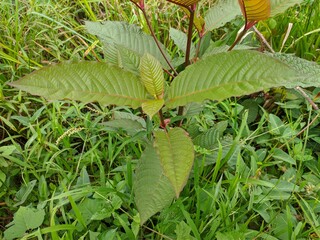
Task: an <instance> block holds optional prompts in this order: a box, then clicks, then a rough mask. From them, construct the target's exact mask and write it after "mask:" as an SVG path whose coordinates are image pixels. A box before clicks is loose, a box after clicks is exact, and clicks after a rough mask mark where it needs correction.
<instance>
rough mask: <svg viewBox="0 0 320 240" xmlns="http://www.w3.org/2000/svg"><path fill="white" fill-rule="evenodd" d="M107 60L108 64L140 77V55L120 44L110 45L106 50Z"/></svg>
mask: <svg viewBox="0 0 320 240" xmlns="http://www.w3.org/2000/svg"><path fill="white" fill-rule="evenodd" d="M105 58H106V60H107V62H108V63H111V64H114V65H116V66H118V67H120V68H123V69H124V70H126V71H129V72H132V73H134V74H136V75H139V65H140V55H139V54H138V53H137V52H135V51H132V50H130V49H127V48H125V47H123V46H120V45H118V44H109V45H108V47H107V48H106V49H105Z"/></svg>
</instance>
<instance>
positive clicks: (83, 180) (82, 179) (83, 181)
mask: <svg viewBox="0 0 320 240" xmlns="http://www.w3.org/2000/svg"><path fill="white" fill-rule="evenodd" d="M89 184H90V177H89V174H88V172H87V169H86V167H85V166H84V167H83V168H82V169H81V172H80V176H79V177H78V179H77V183H76V186H78V187H79V186H83V185H89Z"/></svg>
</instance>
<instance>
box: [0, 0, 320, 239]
mask: <svg viewBox="0 0 320 240" xmlns="http://www.w3.org/2000/svg"><path fill="white" fill-rule="evenodd" d="M210 4H212V3H211V2H210V1H203V3H202V7H201V8H200V10H199V11H204V10H205V9H206V8H207V7H208V6H209V5H210ZM149 6H150V9H148V13H149V14H150V16H152V18H151V19H152V21H153V22H160V23H158V24H155V25H154V27H155V28H154V29H155V31H156V34H157V36H158V37H159V38H160V39H169V38H168V37H167V36H168V34H169V33H168V32H165V31H163V30H164V29H167V28H168V25H170V24H172V25H174V26H175V27H176V28H180V29H181V30H183V31H185V32H186V26H185V24H184V21H185V19H186V18H187V17H186V16H185V15H184V13H183V12H182V11H178V8H177V7H174V6H172V5H171V4H168V3H162V2H161V3H159V2H157V1H150V4H149ZM159 9H161V10H159ZM319 10H320V2H319V0H314V1H310V2H308V4H307V5H304V6H296V7H294V8H291V9H289V10H288V11H287V12H286V13H285V14H282V15H280V16H278V17H276V18H274V19H269V20H267V21H265V22H262V23H259V25H258V28H259V29H260V30H261V32H263V33H264V34H265V35H266V38H267V40H269V41H270V42H271V44H272V47H273V48H274V49H275V50H282V51H283V52H292V53H295V54H297V55H298V56H301V57H303V58H306V59H309V60H313V61H315V62H319V61H320V55H319V52H320V51H319V45H320V44H319V43H320V42H319V41H320V40H319V37H318V33H319V17H318V14H317V13H318V12H319ZM135 11H137V10H136V9H135V8H134V6H133V5H132V4H130V3H129V1H128V2H127V1H118V0H112V1H87V0H84V1H67V0H64V1H57V3H56V2H55V3H53V2H51V1H19V0H16V1H9V0H4V1H1V2H0V57H1V58H0V166H1V168H0V207H1V208H0V238H2V237H3V232H4V231H5V230H6V229H8V227H9V225H8V224H9V223H10V222H12V221H13V220H14V219H15V220H16V219H17V218H18V217H17V216H21V215H23V216H28V214H35V213H36V214H38V215H37V217H38V218H39V219H43V224H42V225H41V227H39V228H37V229H33V228H31V227H30V228H28V227H27V228H25V229H24V228H22V230H21V231H24V232H25V237H24V239H37V238H38V239H318V238H319V237H320V223H319V222H320V217H319V215H320V202H319V198H320V170H319V169H320V162H319V161H320V160H319V158H320V150H319V149H320V138H319V133H320V129H319V120H318V118H317V117H318V114H319V113H317V112H316V111H314V110H313V109H312V107H311V106H310V104H309V103H308V102H307V101H306V100H305V98H303V97H301V96H300V95H299V94H297V93H296V92H294V91H291V90H285V89H275V90H273V91H271V92H268V93H259V94H257V95H252V96H248V97H242V98H232V99H229V100H226V101H223V102H219V103H218V102H212V101H207V102H205V103H203V106H199V105H195V106H190V108H189V109H188V111H189V112H190V115H191V112H192V114H194V112H196V113H197V116H196V117H194V118H191V119H190V120H188V121H189V122H187V123H186V128H187V129H188V132H189V134H190V135H192V134H193V133H194V134H196V133H199V132H204V131H205V130H207V129H209V128H211V127H216V128H217V129H219V134H221V136H223V140H222V141H221V142H219V144H216V145H215V146H214V148H213V149H211V150H210V151H208V150H207V149H202V148H196V149H195V150H196V154H197V160H196V162H195V165H194V170H193V172H192V174H191V176H190V179H191V181H188V184H187V185H186V187H185V188H184V190H183V192H182V193H181V196H180V198H179V199H178V200H176V201H175V202H174V203H172V205H171V206H170V207H168V208H166V209H165V210H164V211H163V212H162V213H161V214H158V215H156V216H154V217H153V218H152V220H150V221H148V222H147V223H145V224H144V225H143V226H142V227H140V226H139V222H138V217H137V215H138V212H137V209H136V208H135V206H134V203H133V196H132V178H133V174H134V172H133V171H134V168H135V166H136V162H137V159H139V158H140V155H141V152H142V151H143V147H142V146H143V145H142V144H140V143H136V139H134V138H132V137H131V136H130V135H128V134H127V133H126V132H125V131H123V132H119V131H118V130H115V129H114V128H112V127H110V126H105V124H104V123H105V122H107V121H108V120H109V119H111V118H114V117H115V116H116V115H123V114H126V113H130V114H131V113H132V110H130V109H126V108H116V107H104V106H100V105H98V104H82V103H78V102H74V101H69V100H65V101H55V102H47V101H46V100H45V99H43V98H38V97H33V96H30V95H28V94H26V93H22V92H19V91H17V90H14V89H11V88H10V87H8V86H7V85H6V83H7V82H11V81H13V80H16V79H18V78H20V77H21V76H23V75H25V74H27V73H30V72H32V71H33V70H35V69H38V68H40V67H41V66H44V65H49V64H54V63H57V62H62V61H75V60H98V61H103V60H102V59H103V58H102V55H103V52H102V49H101V47H100V46H99V42H98V40H97V39H96V38H95V37H94V36H92V35H89V34H87V33H86V32H85V31H84V27H83V23H84V20H92V21H96V20H108V19H109V20H123V21H127V22H130V23H136V24H140V26H141V27H142V28H143V29H144V30H145V31H148V29H147V26H146V23H145V22H144V20H143V16H141V15H139V13H138V14H136V15H135V14H132V13H133V12H135ZM154 12H155V14H152V13H154ZM172 15H175V16H176V21H175V22H172V21H171V19H172ZM291 22H292V23H293V27H292V30H291V31H290V34H289V36H288V38H286V39H287V40H286V41H285V40H284V39H285V34H286V31H287V28H288V24H289V23H291ZM242 23H243V22H242V20H241V19H237V20H236V21H234V22H232V23H229V24H228V25H226V26H225V27H223V28H221V29H219V30H218V31H216V32H214V34H213V38H214V40H216V41H230V40H229V39H226V38H225V33H226V32H234V34H233V35H234V36H235V34H236V30H235V29H237V27H238V26H240V25H241V24H242ZM162 26H165V27H162ZM246 40H247V41H256V40H255V39H253V40H252V39H250V35H249V36H248V37H247V39H246ZM165 44H166V45H167V46H171V48H170V50H171V53H172V54H178V53H177V51H178V50H177V49H176V47H175V46H174V45H173V43H172V42H171V41H168V42H165ZM307 93H308V94H310V96H312V97H313V101H314V102H315V103H316V104H317V103H319V99H318V98H317V96H318V95H319V89H309V91H308V92H307ZM187 113H188V112H187ZM133 114H134V112H133ZM172 114H174V113H172ZM195 125H196V126H197V127H196V128H195V127H194V126H195ZM233 138H239V139H240V140H241V141H240V142H241V144H240V145H238V146H234V151H233V155H231V156H228V157H229V159H230V160H229V161H230V163H229V165H228V166H225V165H223V164H221V162H220V161H222V160H223V158H224V157H225V155H226V153H227V152H228V151H227V150H226V149H228V150H229V149H230V144H231V142H232V141H231V139H233ZM248 166H249V167H248ZM29 207H30V208H32V209H33V213H30V212H28V211H29V210H28V209H30V208H29ZM257 213H259V214H257ZM19 214H20V215H19ZM32 216H34V215H32ZM16 221H17V220H16ZM16 224H18V223H16ZM24 224H27V223H24ZM30 224H31V223H30ZM30 229H33V230H32V231H31V230H30Z"/></svg>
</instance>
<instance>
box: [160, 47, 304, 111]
mask: <svg viewBox="0 0 320 240" xmlns="http://www.w3.org/2000/svg"><path fill="white" fill-rule="evenodd" d="M301 79H302V76H299V74H298V73H297V72H296V71H295V70H293V69H291V68H289V67H288V66H287V65H286V64H283V63H281V62H279V61H277V60H275V59H273V58H272V57H269V56H266V55H264V54H262V53H259V52H254V51H249V50H241V51H238V50H236V51H231V52H227V53H219V54H215V55H213V56H210V57H207V58H205V59H203V60H201V61H199V62H197V63H196V64H193V65H191V66H189V67H187V68H186V69H185V70H184V71H183V72H181V73H180V74H179V75H178V76H177V77H176V78H175V79H174V80H173V82H172V85H171V86H170V88H169V90H168V97H167V99H168V100H167V101H166V105H167V107H169V108H174V107H177V106H182V105H185V104H187V103H189V102H201V101H203V100H205V99H211V100H219V101H220V100H223V99H225V98H228V97H232V96H241V95H245V94H250V93H253V92H257V91H261V90H263V89H268V88H271V87H280V86H284V85H285V86H287V87H294V86H295V85H298V84H299V81H298V80H301Z"/></svg>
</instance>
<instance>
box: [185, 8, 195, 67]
mask: <svg viewBox="0 0 320 240" xmlns="http://www.w3.org/2000/svg"><path fill="white" fill-rule="evenodd" d="M188 10H189V12H190V20H189V28H188V40H187V49H186V58H185V66H186V67H187V66H188V65H189V64H190V51H191V44H192V29H193V21H194V12H195V5H194V6H192V7H190V8H188Z"/></svg>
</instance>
